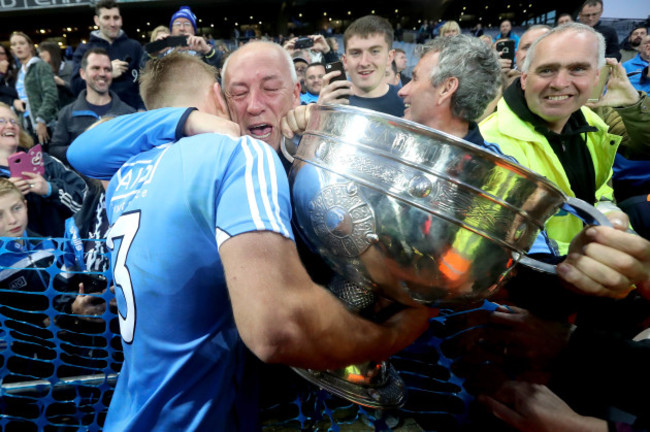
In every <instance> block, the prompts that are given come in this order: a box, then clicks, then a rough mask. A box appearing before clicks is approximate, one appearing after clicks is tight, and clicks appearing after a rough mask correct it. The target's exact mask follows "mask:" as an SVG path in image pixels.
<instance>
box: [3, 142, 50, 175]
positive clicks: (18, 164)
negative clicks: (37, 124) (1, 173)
mask: <svg viewBox="0 0 650 432" xmlns="http://www.w3.org/2000/svg"><path fill="white" fill-rule="evenodd" d="M7 162H8V163H9V173H10V175H11V177H19V178H22V179H24V180H28V179H29V177H27V176H23V172H30V173H34V174H40V175H43V174H45V165H43V150H42V148H41V145H40V144H36V145H35V146H34V147H32V148H30V149H29V151H28V152H27V153H25V152H23V151H21V152H18V153H14V154H12V155H11V156H9V157H8V158H7Z"/></svg>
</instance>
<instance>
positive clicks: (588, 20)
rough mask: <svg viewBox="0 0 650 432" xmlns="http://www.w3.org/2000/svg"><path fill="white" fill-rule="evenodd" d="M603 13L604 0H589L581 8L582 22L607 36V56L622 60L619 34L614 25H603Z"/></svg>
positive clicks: (579, 16)
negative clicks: (601, 18) (601, 19)
mask: <svg viewBox="0 0 650 432" xmlns="http://www.w3.org/2000/svg"><path fill="white" fill-rule="evenodd" d="M602 14H603V2H602V0H587V1H585V2H584V3H583V4H582V8H581V9H580V14H579V15H578V18H580V22H581V23H582V24H584V25H588V26H589V27H593V29H594V30H596V31H597V32H598V33H600V34H601V35H603V36H604V37H605V57H612V58H615V59H616V60H621V53H620V51H619V48H618V34H617V33H616V30H615V29H614V27H609V26H606V25H603V24H602V23H601V22H600V17H601V15H602Z"/></svg>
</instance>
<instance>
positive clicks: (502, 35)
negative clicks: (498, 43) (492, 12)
mask: <svg viewBox="0 0 650 432" xmlns="http://www.w3.org/2000/svg"><path fill="white" fill-rule="evenodd" d="M494 39H495V40H499V39H510V40H513V41H515V51H516V50H517V49H518V48H519V36H517V34H516V33H515V32H514V31H512V22H510V20H507V19H506V20H503V21H501V24H500V25H499V34H498V35H496V36H495V38H494Z"/></svg>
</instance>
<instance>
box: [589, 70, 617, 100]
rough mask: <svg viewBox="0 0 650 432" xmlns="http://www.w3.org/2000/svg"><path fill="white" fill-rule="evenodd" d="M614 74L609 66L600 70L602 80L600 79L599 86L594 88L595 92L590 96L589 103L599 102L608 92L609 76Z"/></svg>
mask: <svg viewBox="0 0 650 432" xmlns="http://www.w3.org/2000/svg"><path fill="white" fill-rule="evenodd" d="M611 73H612V69H611V67H610V66H609V65H605V66H603V67H602V68H600V78H598V84H596V87H594V89H593V91H592V92H591V94H590V95H589V99H587V102H598V101H599V100H600V98H601V97H603V95H604V94H605V93H606V92H607V81H609V75H610V74H611Z"/></svg>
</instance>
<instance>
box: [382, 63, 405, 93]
mask: <svg viewBox="0 0 650 432" xmlns="http://www.w3.org/2000/svg"><path fill="white" fill-rule="evenodd" d="M385 81H386V84H388V85H391V86H393V87H397V88H398V89H400V88H402V81H401V80H400V76H399V72H397V65H395V60H393V61H392V62H391V63H390V67H387V68H386V80H385Z"/></svg>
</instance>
